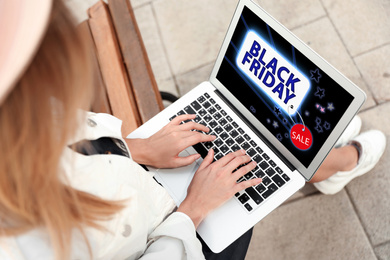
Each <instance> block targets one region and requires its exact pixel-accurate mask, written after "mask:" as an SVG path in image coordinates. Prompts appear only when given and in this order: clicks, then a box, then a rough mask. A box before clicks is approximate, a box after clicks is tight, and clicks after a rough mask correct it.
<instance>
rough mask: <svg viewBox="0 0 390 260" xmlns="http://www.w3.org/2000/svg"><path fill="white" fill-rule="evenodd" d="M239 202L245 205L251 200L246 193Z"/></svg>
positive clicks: (239, 198)
mask: <svg viewBox="0 0 390 260" xmlns="http://www.w3.org/2000/svg"><path fill="white" fill-rule="evenodd" d="M238 200H239V201H240V202H241V203H242V204H244V203H245V202H247V201H248V200H249V197H248V195H246V194H245V193H244V194H242V195H241V196H240V197H238Z"/></svg>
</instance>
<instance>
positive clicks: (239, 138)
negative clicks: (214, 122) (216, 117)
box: [232, 130, 245, 144]
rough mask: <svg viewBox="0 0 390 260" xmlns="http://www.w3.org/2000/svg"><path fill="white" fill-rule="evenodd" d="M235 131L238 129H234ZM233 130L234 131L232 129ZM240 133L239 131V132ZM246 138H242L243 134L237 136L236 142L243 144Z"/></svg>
mask: <svg viewBox="0 0 390 260" xmlns="http://www.w3.org/2000/svg"><path fill="white" fill-rule="evenodd" d="M234 131H236V130H234ZM232 132H233V131H232ZM236 133H237V132H236ZM237 134H238V133H237ZM244 141H245V140H244V138H242V136H239V137H237V138H236V142H237V143H239V144H242V142H244Z"/></svg>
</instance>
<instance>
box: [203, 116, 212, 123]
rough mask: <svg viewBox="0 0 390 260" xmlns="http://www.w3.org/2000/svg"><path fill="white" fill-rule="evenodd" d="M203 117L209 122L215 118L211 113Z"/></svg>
mask: <svg viewBox="0 0 390 260" xmlns="http://www.w3.org/2000/svg"><path fill="white" fill-rule="evenodd" d="M203 119H204V120H205V121H206V122H207V123H208V122H210V121H211V120H212V119H213V118H212V117H211V116H210V115H205V116H204V117H203Z"/></svg>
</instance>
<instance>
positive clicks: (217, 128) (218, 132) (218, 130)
mask: <svg viewBox="0 0 390 260" xmlns="http://www.w3.org/2000/svg"><path fill="white" fill-rule="evenodd" d="M214 132H216V133H217V134H220V133H222V132H223V129H222V127H220V126H218V127H216V128H214Z"/></svg>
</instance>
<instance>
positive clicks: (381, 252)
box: [374, 242, 390, 260]
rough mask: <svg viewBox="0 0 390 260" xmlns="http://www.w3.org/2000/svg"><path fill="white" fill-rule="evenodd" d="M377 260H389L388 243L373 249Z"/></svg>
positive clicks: (389, 249) (389, 244) (389, 246)
mask: <svg viewBox="0 0 390 260" xmlns="http://www.w3.org/2000/svg"><path fill="white" fill-rule="evenodd" d="M374 251H375V254H376V256H377V257H378V260H389V257H390V242H388V243H385V244H383V245H380V246H377V247H375V248H374Z"/></svg>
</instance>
